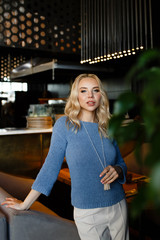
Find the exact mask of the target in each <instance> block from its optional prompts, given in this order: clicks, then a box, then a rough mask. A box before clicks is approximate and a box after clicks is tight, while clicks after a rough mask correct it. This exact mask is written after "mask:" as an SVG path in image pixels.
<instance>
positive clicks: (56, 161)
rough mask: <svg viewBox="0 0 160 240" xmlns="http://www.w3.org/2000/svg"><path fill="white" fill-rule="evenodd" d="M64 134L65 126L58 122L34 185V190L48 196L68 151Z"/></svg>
mask: <svg viewBox="0 0 160 240" xmlns="http://www.w3.org/2000/svg"><path fill="white" fill-rule="evenodd" d="M64 132H65V131H63V126H61V124H60V122H57V123H56V124H55V126H54V128H53V132H52V137H51V144H50V148H49V152H48V155H47V157H46V159H45V162H44V164H43V166H42V168H41V170H40V172H39V173H38V175H37V177H36V179H35V181H34V183H33V185H32V189H34V190H36V191H38V192H40V193H42V194H44V195H46V196H48V195H49V194H50V192H51V190H52V187H53V185H54V183H55V181H56V180H57V177H58V174H59V171H60V169H61V166H62V163H63V160H64V156H65V150H66V139H65V134H64Z"/></svg>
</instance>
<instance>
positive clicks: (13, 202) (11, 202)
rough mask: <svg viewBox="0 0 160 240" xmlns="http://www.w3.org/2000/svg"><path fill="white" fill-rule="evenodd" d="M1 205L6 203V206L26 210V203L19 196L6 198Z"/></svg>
mask: <svg viewBox="0 0 160 240" xmlns="http://www.w3.org/2000/svg"><path fill="white" fill-rule="evenodd" d="M1 205H5V207H6V208H12V209H16V210H26V208H25V206H24V203H23V202H22V201H21V200H18V199H17V198H6V201H4V202H3V203H1Z"/></svg>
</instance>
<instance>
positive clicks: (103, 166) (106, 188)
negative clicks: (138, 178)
mask: <svg viewBox="0 0 160 240" xmlns="http://www.w3.org/2000/svg"><path fill="white" fill-rule="evenodd" d="M82 125H83V127H84V129H85V132H86V134H87V136H88V138H89V140H90V142H91V145H92V147H93V149H94V151H95V153H96V155H97V157H98V160H99V162H100V164H101V166H102V168H103V169H104V168H106V158H105V154H104V145H103V139H102V138H101V146H102V154H103V161H104V162H103V161H102V159H101V158H100V156H99V154H98V152H97V149H96V147H95V145H94V143H93V141H92V139H91V137H90V135H89V133H88V130H87V128H86V126H85V124H84V123H83V122H82ZM109 189H110V184H107V183H105V184H104V190H109Z"/></svg>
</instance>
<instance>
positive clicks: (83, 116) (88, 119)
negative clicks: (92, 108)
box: [79, 112, 96, 122]
mask: <svg viewBox="0 0 160 240" xmlns="http://www.w3.org/2000/svg"><path fill="white" fill-rule="evenodd" d="M79 120H81V121H84V122H96V120H95V113H93V112H91V113H87V114H84V113H82V112H81V113H80V114H79Z"/></svg>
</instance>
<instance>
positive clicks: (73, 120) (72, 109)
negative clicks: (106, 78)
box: [64, 73, 110, 137]
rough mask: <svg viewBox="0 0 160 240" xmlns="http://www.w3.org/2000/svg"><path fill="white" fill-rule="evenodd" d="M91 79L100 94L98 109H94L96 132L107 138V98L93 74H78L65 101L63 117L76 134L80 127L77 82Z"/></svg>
mask: <svg viewBox="0 0 160 240" xmlns="http://www.w3.org/2000/svg"><path fill="white" fill-rule="evenodd" d="M87 77H88V78H93V79H95V80H96V81H97V83H98V85H99V89H100V93H101V101H100V105H99V107H98V108H97V109H96V113H95V117H96V121H97V123H98V130H99V133H100V135H101V136H104V137H107V128H108V123H109V119H110V112H109V101H108V97H107V95H106V93H105V90H104V88H103V86H102V83H101V80H100V79H99V78H98V77H97V76H96V75H95V74H86V73H84V74H80V75H79V76H77V77H76V79H75V81H74V82H73V84H72V88H71V92H70V96H69V98H68V100H67V103H66V106H65V111H64V112H65V115H66V116H67V124H68V127H71V126H74V130H75V132H77V131H78V130H79V129H80V127H81V124H80V121H79V119H78V116H79V114H80V111H81V106H80V104H79V101H78V86H79V82H80V81H81V80H82V79H83V78H87Z"/></svg>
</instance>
